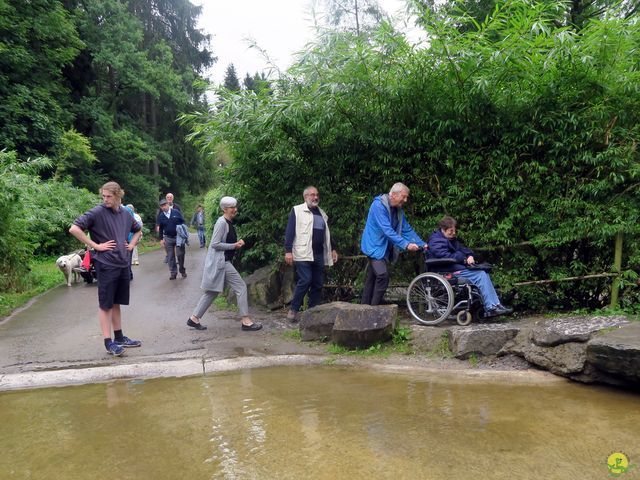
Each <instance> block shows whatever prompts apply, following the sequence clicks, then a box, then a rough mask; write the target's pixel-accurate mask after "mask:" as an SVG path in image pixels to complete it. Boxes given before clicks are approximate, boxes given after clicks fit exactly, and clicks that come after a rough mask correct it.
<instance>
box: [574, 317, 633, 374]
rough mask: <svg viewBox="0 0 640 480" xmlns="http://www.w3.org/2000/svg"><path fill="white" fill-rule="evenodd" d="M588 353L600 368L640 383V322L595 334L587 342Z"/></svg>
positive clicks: (588, 359) (591, 360)
mask: <svg viewBox="0 0 640 480" xmlns="http://www.w3.org/2000/svg"><path fill="white" fill-rule="evenodd" d="M586 355H587V361H588V362H589V363H590V364H591V365H593V366H595V367H596V368H597V369H598V370H600V371H603V372H607V373H609V374H612V375H616V376H618V377H622V378H624V379H626V380H629V381H631V382H633V383H636V384H637V383H640V323H638V322H634V323H631V324H629V325H624V326H622V327H620V328H617V329H615V330H611V331H607V332H603V333H602V334H600V335H596V336H594V337H593V338H592V339H591V341H590V342H589V343H588V344H587V351H586Z"/></svg>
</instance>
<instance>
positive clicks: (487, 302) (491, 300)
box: [458, 270, 500, 310]
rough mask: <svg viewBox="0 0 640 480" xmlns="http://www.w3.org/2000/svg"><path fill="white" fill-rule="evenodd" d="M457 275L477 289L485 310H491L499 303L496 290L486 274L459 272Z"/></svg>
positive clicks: (473, 271) (471, 271) (475, 271)
mask: <svg viewBox="0 0 640 480" xmlns="http://www.w3.org/2000/svg"><path fill="white" fill-rule="evenodd" d="M458 275H460V276H461V277H464V278H466V279H467V280H469V281H470V282H471V283H472V284H474V285H475V286H477V287H478V290H480V295H481V296H482V304H483V305H484V309H485V310H491V309H493V308H495V307H496V305H498V304H499V303H500V299H499V298H498V294H497V293H496V289H495V288H494V287H493V283H492V282H491V277H489V274H488V273H487V272H485V271H484V270H461V271H460V272H459V273H458Z"/></svg>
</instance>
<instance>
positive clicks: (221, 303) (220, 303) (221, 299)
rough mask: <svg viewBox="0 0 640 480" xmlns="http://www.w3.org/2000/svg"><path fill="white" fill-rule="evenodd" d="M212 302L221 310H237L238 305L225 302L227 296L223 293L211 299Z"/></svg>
mask: <svg viewBox="0 0 640 480" xmlns="http://www.w3.org/2000/svg"><path fill="white" fill-rule="evenodd" d="M213 304H214V305H215V306H216V307H217V308H220V309H222V310H231V311H233V312H237V311H238V306H237V305H234V304H233V303H229V302H227V296H226V295H224V294H221V295H218V296H217V297H216V298H215V300H214V301H213Z"/></svg>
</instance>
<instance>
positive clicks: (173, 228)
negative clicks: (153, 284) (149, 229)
mask: <svg viewBox="0 0 640 480" xmlns="http://www.w3.org/2000/svg"><path fill="white" fill-rule="evenodd" d="M156 224H157V225H158V236H159V237H160V245H162V246H163V247H164V248H165V250H166V252H167V263H168V264H169V274H170V275H169V280H175V279H176V277H177V276H178V267H179V268H180V274H181V275H182V278H186V277H187V271H186V270H185V268H184V249H180V248H178V249H176V243H177V239H176V237H177V235H178V229H177V227H178V225H182V224H184V218H183V216H182V213H180V210H176V209H175V208H171V207H170V206H169V203H168V202H167V201H166V200H165V199H164V198H163V199H162V200H160V213H159V214H158V218H157V220H156ZM176 250H177V257H178V261H177V263H176Z"/></svg>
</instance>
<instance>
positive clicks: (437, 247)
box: [427, 216, 513, 317]
mask: <svg viewBox="0 0 640 480" xmlns="http://www.w3.org/2000/svg"><path fill="white" fill-rule="evenodd" d="M456 226H457V222H456V220H455V219H454V218H452V217H449V216H445V217H443V218H442V219H441V220H440V222H438V230H436V231H435V232H433V233H432V234H431V236H430V237H429V241H428V242H427V245H428V246H429V249H428V256H429V258H448V259H455V260H456V262H457V263H452V264H446V265H443V266H442V268H441V269H440V270H441V271H446V272H453V273H454V274H456V275H459V276H460V277H463V278H466V279H467V280H469V282H471V283H472V284H473V285H476V286H477V287H478V289H479V290H480V295H482V303H483V305H484V311H485V315H484V316H485V317H495V316H497V315H507V314H510V313H512V312H513V309H512V308H509V307H505V306H504V305H502V303H500V299H499V298H498V294H497V293H496V290H495V288H494V287H493V283H492V282H491V278H490V277H489V274H488V273H487V272H486V271H485V270H482V269H481V268H477V267H480V266H479V265H477V264H476V260H475V258H474V253H473V250H471V249H470V248H468V247H465V246H464V245H463V244H461V243H460V242H459V241H458V240H457V238H456V234H457V231H456Z"/></svg>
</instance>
